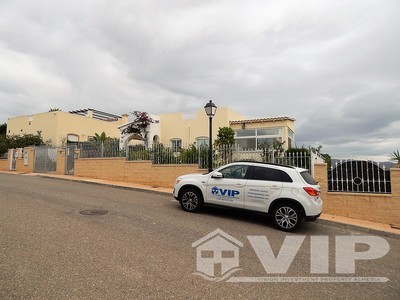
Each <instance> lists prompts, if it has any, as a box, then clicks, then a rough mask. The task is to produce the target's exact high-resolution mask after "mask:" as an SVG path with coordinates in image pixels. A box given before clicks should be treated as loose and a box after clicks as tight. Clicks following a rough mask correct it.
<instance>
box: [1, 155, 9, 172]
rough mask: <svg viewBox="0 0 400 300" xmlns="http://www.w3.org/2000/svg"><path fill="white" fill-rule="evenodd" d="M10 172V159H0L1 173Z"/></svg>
mask: <svg viewBox="0 0 400 300" xmlns="http://www.w3.org/2000/svg"><path fill="white" fill-rule="evenodd" d="M9 170H10V162H9V160H8V159H6V158H4V159H0V171H9Z"/></svg>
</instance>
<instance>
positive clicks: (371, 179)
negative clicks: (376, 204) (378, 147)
mask: <svg viewBox="0 0 400 300" xmlns="http://www.w3.org/2000/svg"><path fill="white" fill-rule="evenodd" d="M328 191H330V192H351V193H376V194H390V193H391V184H390V170H386V167H385V165H382V166H381V165H380V163H378V162H374V161H363V160H339V161H337V162H336V163H335V164H334V165H333V166H332V167H331V168H330V170H328Z"/></svg>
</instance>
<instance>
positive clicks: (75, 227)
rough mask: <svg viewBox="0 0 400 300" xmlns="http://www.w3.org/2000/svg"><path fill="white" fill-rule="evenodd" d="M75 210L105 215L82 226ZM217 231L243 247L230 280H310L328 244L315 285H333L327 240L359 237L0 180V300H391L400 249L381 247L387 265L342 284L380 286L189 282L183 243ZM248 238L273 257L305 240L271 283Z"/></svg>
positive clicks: (153, 198)
mask: <svg viewBox="0 0 400 300" xmlns="http://www.w3.org/2000/svg"><path fill="white" fill-rule="evenodd" d="M84 210H106V211H108V213H107V214H105V215H98V216H90V215H89V216H87V215H86V216H85V215H82V214H80V212H81V211H84ZM217 228H220V229H221V230H223V231H224V232H226V233H228V234H229V235H231V236H232V237H234V238H235V239H237V240H238V241H239V242H241V243H242V244H243V247H240V257H239V258H240V270H238V271H237V272H235V273H234V274H233V276H238V277H266V276H267V277H269V278H270V277H273V276H274V277H276V278H279V277H280V276H285V277H290V278H298V277H299V276H301V277H310V276H314V275H313V274H310V237H311V236H328V237H329V242H330V244H329V259H330V261H329V273H328V274H323V276H332V277H334V276H336V274H335V249H334V248H335V237H337V236H349V235H351V236H358V235H366V234H365V233H363V232H357V231H355V230H349V229H344V228H339V227H334V226H329V225H321V224H315V223H311V224H305V226H303V227H301V228H300V230H299V231H297V232H296V233H295V234H285V233H283V232H280V231H277V230H275V229H273V228H272V227H271V225H270V224H269V223H268V222H267V221H266V220H265V218H264V217H263V216H254V215H252V214H247V213H239V212H236V211H229V210H223V209H215V208H207V209H205V210H204V211H202V212H201V213H199V214H190V213H185V212H183V211H182V210H181V209H180V207H179V204H178V203H177V202H176V201H175V200H173V198H172V197H170V196H166V195H159V194H154V193H148V192H138V191H133V190H128V189H121V188H113V187H107V186H99V185H92V184H85V183H78V182H69V181H62V180H56V179H48V178H39V177H32V176H23V175H10V174H0V250H1V251H0V299H27V298H32V299H135V298H136V299H139V298H140V299H146V298H150V299H152V298H159V299H172V298H176V299H204V298H208V299H238V298H246V299H267V298H268V299H289V298H290V299H293V298H298V299H305V298H307V299H320V298H327V299H332V298H353V299H359V298H364V299H383V298H384V299H399V298H400V264H399V262H400V240H399V239H391V238H385V239H386V240H387V242H388V243H389V245H390V251H389V253H388V254H387V255H386V256H384V257H383V258H380V259H375V260H369V261H357V263H356V273H355V274H349V275H345V276H356V277H387V278H388V279H389V281H388V282H384V283H333V282H331V283H310V282H309V283H281V282H280V283H265V282H263V283H232V282H225V281H222V282H211V281H208V280H206V279H204V278H203V277H201V276H198V275H195V274H193V273H195V272H196V259H197V257H196V250H195V248H192V243H193V242H195V241H197V240H198V239H200V238H202V237H203V236H205V235H207V234H208V233H210V232H212V231H214V230H216V229H217ZM248 235H252V236H266V237H267V238H268V241H269V242H270V244H271V247H272V250H273V251H274V253H275V255H276V254H278V253H279V250H280V248H281V246H282V243H283V241H284V239H285V237H287V236H297V237H300V236H305V240H304V242H303V244H302V246H301V248H300V250H299V252H298V253H297V255H296V257H295V258H294V260H293V263H292V264H291V266H290V267H289V270H288V273H287V274H283V275H282V274H280V275H271V274H267V273H266V272H265V270H264V268H263V266H262V264H261V263H260V260H259V259H258V258H257V256H256V253H255V251H254V249H253V247H252V246H251V244H250V242H249V239H248V238H247V236H248ZM361 246H362V245H361ZM367 250H368V249H365V247H364V248H363V247H358V249H357V251H367ZM218 271H221V270H218ZM221 272H222V271H221Z"/></svg>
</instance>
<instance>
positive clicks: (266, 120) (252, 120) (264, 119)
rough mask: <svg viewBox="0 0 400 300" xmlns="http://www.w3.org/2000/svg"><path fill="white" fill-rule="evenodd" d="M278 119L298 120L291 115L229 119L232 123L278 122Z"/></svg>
mask: <svg viewBox="0 0 400 300" xmlns="http://www.w3.org/2000/svg"><path fill="white" fill-rule="evenodd" d="M276 121H296V120H295V119H294V118H290V117H276V118H262V119H249V120H238V121H229V123H230V124H251V123H266V122H276Z"/></svg>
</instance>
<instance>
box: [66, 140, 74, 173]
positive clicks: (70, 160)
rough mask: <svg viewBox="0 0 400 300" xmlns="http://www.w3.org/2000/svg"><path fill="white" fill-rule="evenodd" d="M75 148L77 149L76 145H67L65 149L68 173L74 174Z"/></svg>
mask: <svg viewBox="0 0 400 300" xmlns="http://www.w3.org/2000/svg"><path fill="white" fill-rule="evenodd" d="M75 149H76V146H75V145H72V146H67V147H66V149H65V159H66V169H65V173H66V174H74V163H75Z"/></svg>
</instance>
